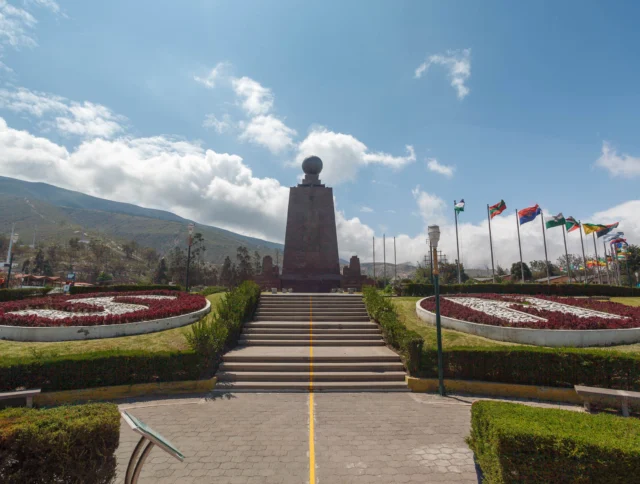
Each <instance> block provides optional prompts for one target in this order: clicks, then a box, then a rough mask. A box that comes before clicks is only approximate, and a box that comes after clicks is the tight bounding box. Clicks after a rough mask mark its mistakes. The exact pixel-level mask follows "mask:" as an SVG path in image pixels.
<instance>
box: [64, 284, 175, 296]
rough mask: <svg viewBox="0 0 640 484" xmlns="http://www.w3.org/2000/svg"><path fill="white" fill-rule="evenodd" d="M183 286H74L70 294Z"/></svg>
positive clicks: (163, 289)
mask: <svg viewBox="0 0 640 484" xmlns="http://www.w3.org/2000/svg"><path fill="white" fill-rule="evenodd" d="M180 290H182V287H181V286H170V285H168V284H120V285H115V286H73V287H71V289H70V291H69V293H70V294H90V293H94V292H130V291H180Z"/></svg>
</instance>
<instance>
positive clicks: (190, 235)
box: [184, 224, 194, 292]
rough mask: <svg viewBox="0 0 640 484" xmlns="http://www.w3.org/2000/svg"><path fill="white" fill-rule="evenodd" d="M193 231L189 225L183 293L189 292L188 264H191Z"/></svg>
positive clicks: (192, 226) (192, 227)
mask: <svg viewBox="0 0 640 484" xmlns="http://www.w3.org/2000/svg"><path fill="white" fill-rule="evenodd" d="M193 229H194V225H193V224H189V238H188V239H187V245H188V248H187V277H186V281H185V284H184V285H185V291H187V292H189V263H190V262H191V244H193Z"/></svg>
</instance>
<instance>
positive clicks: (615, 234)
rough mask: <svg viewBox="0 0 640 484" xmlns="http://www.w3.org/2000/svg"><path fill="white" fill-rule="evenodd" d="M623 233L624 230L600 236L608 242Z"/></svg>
mask: <svg viewBox="0 0 640 484" xmlns="http://www.w3.org/2000/svg"><path fill="white" fill-rule="evenodd" d="M623 235H624V232H612V233H609V234H605V235H604V236H603V237H602V239H603V240H604V241H606V242H609V241H611V240H613V239H617V238H619V237H622V236H623Z"/></svg>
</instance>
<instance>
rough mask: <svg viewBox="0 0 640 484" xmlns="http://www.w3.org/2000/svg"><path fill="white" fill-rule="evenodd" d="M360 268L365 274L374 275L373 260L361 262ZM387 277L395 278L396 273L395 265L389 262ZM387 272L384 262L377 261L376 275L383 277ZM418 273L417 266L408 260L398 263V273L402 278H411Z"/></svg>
mask: <svg viewBox="0 0 640 484" xmlns="http://www.w3.org/2000/svg"><path fill="white" fill-rule="evenodd" d="M360 269H361V270H362V272H363V273H364V274H367V275H368V276H371V277H373V262H361V263H360ZM386 271H387V277H389V278H393V277H394V275H395V272H394V266H393V264H390V263H389V262H387V264H386ZM384 272H385V265H384V264H383V263H382V262H376V277H383V275H384ZM415 273H416V266H414V265H413V264H410V263H408V262H405V263H402V264H398V268H397V275H398V277H399V278H400V279H405V278H411V277H413V276H414V274H415Z"/></svg>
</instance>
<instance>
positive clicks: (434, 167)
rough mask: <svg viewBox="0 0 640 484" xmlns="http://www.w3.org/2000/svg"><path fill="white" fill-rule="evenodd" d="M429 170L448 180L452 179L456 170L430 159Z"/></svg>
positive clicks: (428, 162)
mask: <svg viewBox="0 0 640 484" xmlns="http://www.w3.org/2000/svg"><path fill="white" fill-rule="evenodd" d="M427 168H428V169H429V170H430V171H433V172H435V173H439V174H441V175H444V176H446V177H447V178H451V177H452V176H453V172H454V170H455V168H454V167H453V166H449V165H443V164H441V163H440V162H438V160H436V159H435V158H430V159H429V160H428V161H427Z"/></svg>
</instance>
